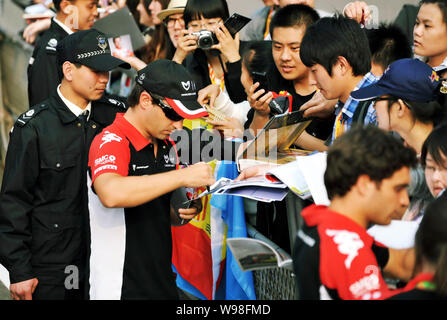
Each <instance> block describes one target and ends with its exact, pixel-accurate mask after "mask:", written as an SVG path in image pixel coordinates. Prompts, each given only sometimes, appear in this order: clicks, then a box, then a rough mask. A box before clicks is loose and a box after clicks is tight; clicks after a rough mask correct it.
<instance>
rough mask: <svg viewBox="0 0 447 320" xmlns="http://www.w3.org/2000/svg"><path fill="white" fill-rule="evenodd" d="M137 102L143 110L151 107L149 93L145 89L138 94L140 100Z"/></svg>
mask: <svg viewBox="0 0 447 320" xmlns="http://www.w3.org/2000/svg"><path fill="white" fill-rule="evenodd" d="M138 104H139V105H140V107H141V108H143V109H145V110H146V109H148V108H150V107H152V97H151V95H150V94H149V93H147V92H146V91H143V92H142V93H141V94H140V100H139V101H138Z"/></svg>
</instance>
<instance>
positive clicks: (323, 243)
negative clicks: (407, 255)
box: [293, 205, 400, 300]
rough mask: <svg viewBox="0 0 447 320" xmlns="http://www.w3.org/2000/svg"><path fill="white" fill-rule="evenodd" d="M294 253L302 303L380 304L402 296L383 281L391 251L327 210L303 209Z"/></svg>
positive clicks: (354, 223) (315, 206)
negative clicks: (346, 301) (383, 272)
mask: <svg viewBox="0 0 447 320" xmlns="http://www.w3.org/2000/svg"><path fill="white" fill-rule="evenodd" d="M302 217H303V219H304V222H305V223H304V226H303V228H301V229H300V230H299V231H298V234H297V238H296V243H295V247H294V252H293V258H294V259H293V260H294V269H295V274H296V276H297V282H298V292H299V294H300V299H304V300H322V299H343V300H378V299H385V298H387V297H390V296H391V295H393V294H397V293H399V292H400V290H390V289H389V288H388V286H387V284H386V282H385V280H384V279H383V277H382V273H381V268H383V267H384V266H385V265H386V264H387V262H388V258H389V254H388V249H387V248H385V247H384V246H383V245H382V244H380V243H378V242H375V241H374V239H373V238H372V237H371V236H370V235H369V234H368V233H367V232H366V230H365V229H364V228H363V227H361V226H360V225H358V224H357V223H356V222H354V221H353V220H351V219H349V218H348V217H345V216H343V215H341V214H339V213H337V212H334V211H331V210H330V209H328V208H327V207H326V206H318V205H312V206H309V207H307V208H305V209H304V210H303V211H302Z"/></svg>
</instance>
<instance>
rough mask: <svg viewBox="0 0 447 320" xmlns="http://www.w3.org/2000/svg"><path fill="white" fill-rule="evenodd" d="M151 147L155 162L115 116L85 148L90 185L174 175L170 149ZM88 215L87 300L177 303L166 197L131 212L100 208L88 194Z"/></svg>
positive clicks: (166, 145) (164, 143)
mask: <svg viewBox="0 0 447 320" xmlns="http://www.w3.org/2000/svg"><path fill="white" fill-rule="evenodd" d="M157 145H158V149H157V155H156V156H155V155H154V145H153V144H152V143H151V141H149V140H147V139H146V138H145V137H144V136H143V135H141V133H140V132H139V131H138V130H137V129H136V128H135V127H133V126H132V125H131V124H130V123H129V122H128V121H127V120H126V119H125V118H124V115H123V114H118V115H117V116H116V119H115V121H114V122H113V124H112V125H110V126H109V127H106V128H105V129H104V130H103V131H102V133H101V134H99V135H98V136H96V137H95V139H94V141H93V143H92V145H91V148H90V154H89V168H90V171H91V177H92V181H95V179H96V178H97V177H98V176H100V175H101V174H104V173H116V174H119V175H121V176H142V175H151V174H156V173H162V172H167V171H170V170H175V169H176V167H177V155H176V152H175V146H174V145H173V143H171V142H170V141H169V140H165V141H161V140H157ZM91 185H92V183H91V184H90V186H91ZM152 187H153V188H157V186H152ZM89 211H90V230H91V231H90V234H91V245H90V251H91V252H90V260H89V262H90V264H89V266H90V276H89V286H90V287H89V293H90V299H107V300H109V299H169V300H171V299H178V295H177V289H176V284H175V277H174V274H173V273H172V271H171V256H172V243H171V222H170V193H169V194H166V195H163V196H161V197H159V198H157V199H154V200H152V201H150V202H147V203H145V204H143V205H140V206H137V207H133V208H105V207H104V206H103V205H102V204H101V202H100V201H99V198H98V197H97V196H96V194H95V193H94V190H93V189H92V188H89Z"/></svg>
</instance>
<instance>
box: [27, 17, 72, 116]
mask: <svg viewBox="0 0 447 320" xmlns="http://www.w3.org/2000/svg"><path fill="white" fill-rule="evenodd" d="M67 35H68V33H67V31H65V30H64V29H63V28H62V27H61V26H60V25H58V24H57V23H56V22H55V21H54V20H51V25H50V28H49V29H48V30H47V31H45V32H44V33H43V34H42V37H41V38H40V39H39V40H38V41H37V44H36V47H35V48H34V51H33V55H32V56H31V58H30V63H29V65H28V101H29V107H30V108H32V107H33V106H34V105H36V104H38V103H40V102H42V101H44V100H46V99H47V98H48V97H50V95H52V93H53V92H54V91H55V90H56V88H57V86H58V85H59V83H61V79H62V75H61V74H60V71H59V70H58V67H57V56H56V46H57V44H58V43H59V42H60V41H61V40H62V39H63V38H65V37H66V36H67Z"/></svg>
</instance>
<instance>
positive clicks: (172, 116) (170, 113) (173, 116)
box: [149, 92, 184, 122]
mask: <svg viewBox="0 0 447 320" xmlns="http://www.w3.org/2000/svg"><path fill="white" fill-rule="evenodd" d="M149 95H150V96H151V97H152V100H153V102H154V103H155V104H156V105H158V106H159V107H160V108H161V110H162V111H163V113H164V114H165V116H166V118H168V119H169V120H171V121H175V122H177V121H180V120H183V119H184V118H183V117H182V116H180V115H179V114H178V113H177V112H175V110H174V109H172V107H171V106H170V105H168V104H167V103H165V102H164V101H163V99H164V98H163V97H161V96H159V95H157V94H155V93H150V92H149Z"/></svg>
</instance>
